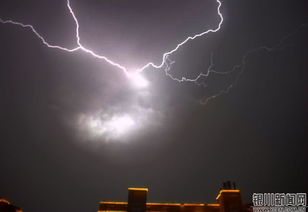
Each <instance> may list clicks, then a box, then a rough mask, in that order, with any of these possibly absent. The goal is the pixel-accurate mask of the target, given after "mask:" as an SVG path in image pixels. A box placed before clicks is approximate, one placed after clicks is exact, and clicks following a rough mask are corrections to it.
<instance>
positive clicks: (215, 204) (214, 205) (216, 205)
mask: <svg viewBox="0 0 308 212" xmlns="http://www.w3.org/2000/svg"><path fill="white" fill-rule="evenodd" d="M207 206H213V207H219V206H220V205H219V204H217V203H209V204H207Z"/></svg>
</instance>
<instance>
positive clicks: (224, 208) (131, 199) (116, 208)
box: [98, 181, 251, 212]
mask: <svg viewBox="0 0 308 212" xmlns="http://www.w3.org/2000/svg"><path fill="white" fill-rule="evenodd" d="M147 193H148V188H128V201H127V202H123V201H100V203H99V209H98V212H250V211H251V209H250V207H249V206H248V205H243V203H242V198H241V192H240V190H239V189H238V188H236V185H235V183H233V185H231V182H230V181H228V182H226V183H223V187H222V188H221V189H220V191H219V192H218V195H217V196H216V202H212V203H206V202H193V203H192V202H186V203H185V202H148V201H147Z"/></svg>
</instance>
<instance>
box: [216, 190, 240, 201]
mask: <svg viewBox="0 0 308 212" xmlns="http://www.w3.org/2000/svg"><path fill="white" fill-rule="evenodd" d="M238 192H240V190H238V189H233V190H232V189H230V190H226V189H222V190H220V191H219V194H218V195H217V197H216V200H217V199H219V197H220V195H221V194H222V193H238Z"/></svg>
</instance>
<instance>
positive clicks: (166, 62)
mask: <svg viewBox="0 0 308 212" xmlns="http://www.w3.org/2000/svg"><path fill="white" fill-rule="evenodd" d="M215 1H216V2H217V5H218V6H217V14H218V16H219V23H218V25H217V27H216V28H214V29H208V30H206V31H204V32H201V33H199V34H196V35H193V36H189V37H187V38H186V39H184V40H183V41H182V42H180V43H178V44H177V45H176V46H175V48H174V49H172V50H170V51H167V52H165V53H163V55H162V60H161V62H160V63H158V64H155V63H154V62H148V63H147V64H145V65H144V66H142V67H141V68H138V69H136V70H135V73H131V72H129V71H128V69H127V68H126V67H125V66H123V65H121V64H120V63H118V62H115V61H113V60H111V59H110V58H108V57H106V56H104V55H100V54H98V53H96V52H95V51H94V50H91V49H89V48H87V47H85V46H84V45H83V44H82V43H81V38H80V33H79V28H80V25H79V22H78V19H77V17H76V15H75V13H74V10H73V8H72V6H71V3H70V0H67V2H66V4H67V8H68V10H69V13H70V14H71V16H72V18H73V20H74V22H75V25H76V28H75V37H76V47H74V48H71V49H70V48H66V47H62V46H58V45H53V44H50V43H48V41H47V40H46V39H45V38H44V37H43V36H42V35H40V34H39V32H38V31H37V30H36V29H35V28H34V27H33V26H32V25H30V24H23V23H21V22H16V21H13V20H3V19H1V18H0V23H2V24H14V25H17V26H20V27H23V28H28V29H30V30H31V31H32V32H33V33H34V34H35V35H36V36H37V37H38V39H39V40H41V42H42V43H43V44H44V45H45V46H47V47H48V48H53V49H58V50H62V51H66V52H75V51H83V52H85V53H87V54H89V55H91V56H92V57H95V58H98V59H101V60H104V61H105V62H107V63H109V64H110V65H112V66H115V67H117V68H118V69H120V70H122V71H123V73H124V74H125V75H126V76H127V77H128V78H131V77H134V74H138V73H140V72H143V71H144V70H146V69H147V68H150V67H152V68H155V69H163V71H164V72H165V74H166V76H167V77H169V78H170V79H172V80H174V81H177V82H179V83H184V82H187V83H195V84H197V85H199V86H206V84H205V83H202V82H201V83H200V82H199V81H200V80H201V79H203V78H206V77H208V76H209V75H210V74H212V73H213V74H220V75H222V74H230V73H232V72H234V71H236V70H239V74H238V75H237V76H236V78H235V80H234V81H233V82H232V83H231V84H230V85H229V86H227V87H226V88H225V89H223V90H221V91H219V92H218V93H216V94H214V95H212V96H210V97H206V98H203V99H201V100H200V103H201V104H207V103H208V102H209V101H210V100H212V99H215V98H216V97H218V96H220V95H222V94H226V93H229V91H230V90H231V88H232V87H234V86H235V84H237V81H238V80H239V78H240V76H241V74H242V73H243V72H244V69H245V66H246V62H247V58H248V57H249V56H250V55H252V54H254V53H256V52H260V51H265V52H273V51H274V50H278V49H280V48H283V44H284V41H285V40H286V39H287V38H289V37H291V36H292V35H294V34H296V33H297V32H298V30H299V28H302V27H306V26H307V24H302V25H300V26H299V27H298V28H297V29H296V30H295V31H294V32H291V33H290V34H288V35H286V36H285V37H283V38H282V39H281V40H280V42H279V43H278V44H277V45H276V46H273V47H267V46H261V47H257V48H255V49H252V50H249V51H247V52H246V53H245V54H244V55H243V57H242V59H241V62H240V63H239V64H237V65H235V66H233V68H232V69H231V70H230V71H225V72H218V71H215V70H214V69H213V65H214V63H213V54H211V58H210V65H209V66H208V69H207V71H206V72H205V73H203V72H201V73H200V74H199V75H197V76H196V77H195V78H186V77H181V78H177V77H174V76H172V74H170V73H169V71H170V69H171V67H172V65H173V64H174V63H175V61H173V60H171V59H170V56H171V55H172V54H173V53H175V52H176V51H177V50H178V49H180V48H181V47H182V46H184V45H185V44H186V43H188V42H189V41H192V40H194V39H197V38H199V37H202V36H205V35H207V34H209V33H215V32H218V31H219V30H220V29H221V26H222V24H223V21H224V18H223V15H222V13H221V6H222V3H221V1H220V0H215Z"/></svg>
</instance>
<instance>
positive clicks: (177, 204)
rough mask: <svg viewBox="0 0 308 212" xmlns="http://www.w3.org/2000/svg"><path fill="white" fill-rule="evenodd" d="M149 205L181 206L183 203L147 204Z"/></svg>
mask: <svg viewBox="0 0 308 212" xmlns="http://www.w3.org/2000/svg"><path fill="white" fill-rule="evenodd" d="M147 205H166V206H180V205H181V203H168V202H147Z"/></svg>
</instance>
